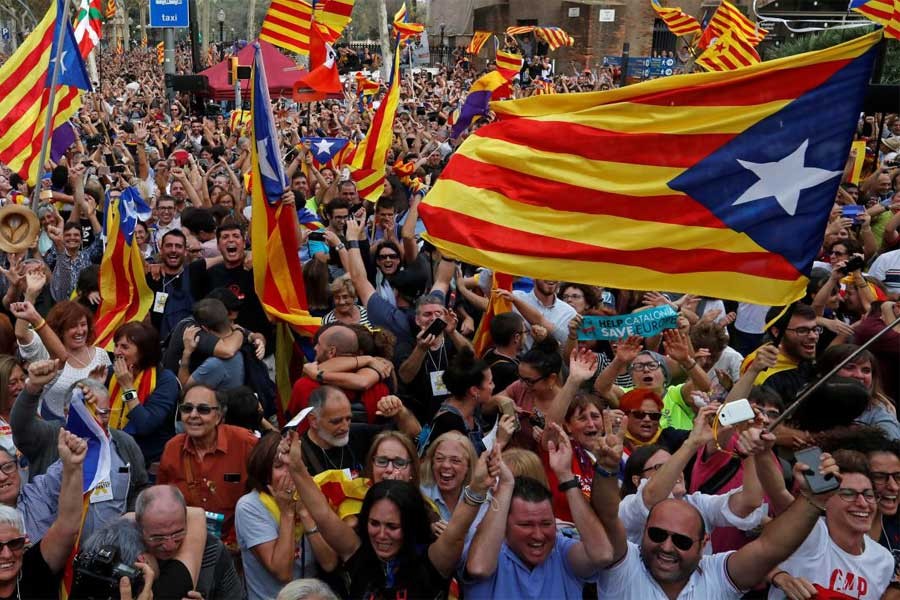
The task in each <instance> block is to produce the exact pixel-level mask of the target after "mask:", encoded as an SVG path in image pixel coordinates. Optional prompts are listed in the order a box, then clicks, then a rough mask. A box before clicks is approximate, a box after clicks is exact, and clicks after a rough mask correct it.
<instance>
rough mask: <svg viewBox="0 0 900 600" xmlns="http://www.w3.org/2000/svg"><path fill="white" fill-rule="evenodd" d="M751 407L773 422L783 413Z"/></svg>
mask: <svg viewBox="0 0 900 600" xmlns="http://www.w3.org/2000/svg"><path fill="white" fill-rule="evenodd" d="M750 407H751V408H752V409H753V410H758V411H759V412H760V413H761V414H764V415H766V417H768V418H769V419H771V420H773V421H774V420H775V419H777V418H778V417H780V416H781V411H780V410H777V409H775V408H770V409H769V410H766V409H764V408H763V407H762V406H759V405H758V404H751V405H750ZM898 475H900V473H898Z"/></svg>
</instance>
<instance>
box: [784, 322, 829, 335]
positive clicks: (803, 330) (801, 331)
mask: <svg viewBox="0 0 900 600" xmlns="http://www.w3.org/2000/svg"><path fill="white" fill-rule="evenodd" d="M785 329H787V330H788V331H793V332H794V333H796V334H797V335H799V336H804V335H809V334H811V333H815V334H816V335H820V334H821V333H822V328H821V327H820V326H818V325H816V326H815V327H785Z"/></svg>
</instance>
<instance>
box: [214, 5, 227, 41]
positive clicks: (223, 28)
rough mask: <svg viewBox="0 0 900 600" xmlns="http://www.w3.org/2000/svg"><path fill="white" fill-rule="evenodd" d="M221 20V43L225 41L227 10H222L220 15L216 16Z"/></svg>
mask: <svg viewBox="0 0 900 600" xmlns="http://www.w3.org/2000/svg"><path fill="white" fill-rule="evenodd" d="M216 16H217V17H218V18H219V42H220V43H221V42H224V41H225V9H223V8H220V9H219V14H218V15H216Z"/></svg>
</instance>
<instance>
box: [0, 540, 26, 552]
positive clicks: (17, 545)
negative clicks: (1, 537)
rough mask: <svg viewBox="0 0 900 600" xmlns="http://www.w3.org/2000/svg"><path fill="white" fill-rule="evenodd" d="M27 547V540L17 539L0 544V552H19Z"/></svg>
mask: <svg viewBox="0 0 900 600" xmlns="http://www.w3.org/2000/svg"><path fill="white" fill-rule="evenodd" d="M24 547H25V538H24V537H17V538H13V539H11V540H6V541H5V542H0V552H3V549H4V548H9V549H10V550H12V551H13V552H18V551H19V550H21V549H22V548H24Z"/></svg>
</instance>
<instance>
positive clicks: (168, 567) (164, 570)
mask: <svg viewBox="0 0 900 600" xmlns="http://www.w3.org/2000/svg"><path fill="white" fill-rule="evenodd" d="M192 589H194V582H193V580H192V579H191V572H190V571H188V569H187V567H186V566H184V563H183V562H181V561H180V560H165V561H160V563H159V577H157V578H156V581H154V582H153V597H154V598H156V599H157V600H170V599H175V600H181V599H182V598H184V597H185V596H187V593H188V592H189V591H191V590H192Z"/></svg>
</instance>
